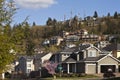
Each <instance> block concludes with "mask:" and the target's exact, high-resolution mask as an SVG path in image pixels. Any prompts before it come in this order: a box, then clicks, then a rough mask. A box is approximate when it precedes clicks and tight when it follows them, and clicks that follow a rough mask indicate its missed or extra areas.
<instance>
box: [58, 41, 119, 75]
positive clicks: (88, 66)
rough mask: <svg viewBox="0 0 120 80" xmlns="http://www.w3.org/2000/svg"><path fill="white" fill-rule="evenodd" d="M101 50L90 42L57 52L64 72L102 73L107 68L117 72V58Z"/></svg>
mask: <svg viewBox="0 0 120 80" xmlns="http://www.w3.org/2000/svg"><path fill="white" fill-rule="evenodd" d="M101 53H102V52H101V51H100V50H99V49H98V48H96V47H95V46H93V45H92V44H86V43H85V44H84V43H83V44H80V45H79V47H73V48H70V49H65V50H63V51H61V52H60V53H59V63H61V65H62V69H63V72H64V73H68V74H69V73H86V74H95V73H98V74H99V73H104V72H107V71H108V69H109V68H110V69H112V71H113V72H118V66H119V62H120V61H119V60H118V59H116V58H115V57H113V56H112V55H111V54H103V53H102V54H101Z"/></svg>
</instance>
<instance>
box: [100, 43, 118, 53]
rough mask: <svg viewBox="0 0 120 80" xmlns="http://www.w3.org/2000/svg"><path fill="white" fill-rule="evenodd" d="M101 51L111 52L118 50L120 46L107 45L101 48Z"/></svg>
mask: <svg viewBox="0 0 120 80" xmlns="http://www.w3.org/2000/svg"><path fill="white" fill-rule="evenodd" d="M102 49H103V50H106V51H113V50H120V44H119V43H116V44H109V45H107V46H106V47H104V48H102Z"/></svg>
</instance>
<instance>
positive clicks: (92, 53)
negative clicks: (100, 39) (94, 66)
mask: <svg viewBox="0 0 120 80" xmlns="http://www.w3.org/2000/svg"><path fill="white" fill-rule="evenodd" d="M88 57H96V50H89V51H88Z"/></svg>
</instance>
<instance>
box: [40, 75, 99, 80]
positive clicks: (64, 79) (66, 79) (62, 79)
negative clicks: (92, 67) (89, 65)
mask: <svg viewBox="0 0 120 80" xmlns="http://www.w3.org/2000/svg"><path fill="white" fill-rule="evenodd" d="M88 78H93V79H94V78H99V77H98V76H94V75H85V76H81V77H77V76H75V77H56V79H54V78H53V77H49V78H42V79H39V80H79V79H88Z"/></svg>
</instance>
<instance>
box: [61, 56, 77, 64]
mask: <svg viewBox="0 0 120 80" xmlns="http://www.w3.org/2000/svg"><path fill="white" fill-rule="evenodd" d="M62 63H76V60H74V59H73V58H71V57H68V58H67V59H65V60H64V61H63V62H62Z"/></svg>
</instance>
